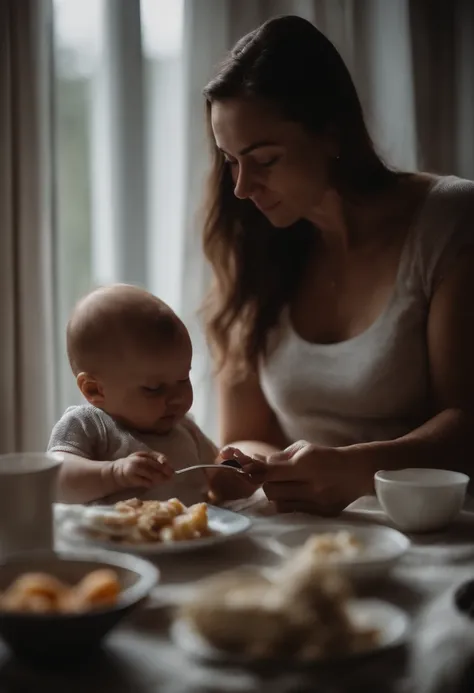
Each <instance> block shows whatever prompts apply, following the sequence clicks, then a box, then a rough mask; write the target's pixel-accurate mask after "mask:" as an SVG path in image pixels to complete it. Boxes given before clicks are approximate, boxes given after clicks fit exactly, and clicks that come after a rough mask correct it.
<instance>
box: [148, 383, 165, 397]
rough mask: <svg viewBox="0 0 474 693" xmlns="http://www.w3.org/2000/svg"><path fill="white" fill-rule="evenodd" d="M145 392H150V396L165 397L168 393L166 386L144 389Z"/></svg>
mask: <svg viewBox="0 0 474 693" xmlns="http://www.w3.org/2000/svg"><path fill="white" fill-rule="evenodd" d="M143 390H144V391H145V392H148V394H150V395H164V394H165V392H166V387H165V385H158V387H146V386H145V387H144V388H143Z"/></svg>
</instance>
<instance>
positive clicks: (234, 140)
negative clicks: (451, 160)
mask: <svg viewBox="0 0 474 693" xmlns="http://www.w3.org/2000/svg"><path fill="white" fill-rule="evenodd" d="M204 94H205V96H206V99H207V116H208V122H209V130H210V135H211V142H212V150H213V167H212V172H211V176H210V182H209V197H208V201H207V218H206V223H205V231H204V249H205V253H206V256H207V258H208V259H209V261H210V263H211V266H212V268H213V272H214V280H215V281H214V286H213V289H212V292H211V294H210V297H209V301H208V303H207V329H208V336H209V340H210V343H211V346H212V348H213V352H214V355H215V358H216V360H217V366H218V371H219V378H220V413H221V421H222V424H221V425H222V438H223V442H224V443H225V444H229V445H232V446H233V448H234V449H235V448H237V449H240V450H241V451H242V452H243V453H245V455H250V456H252V457H253V456H255V455H257V456H259V455H260V456H263V458H264V459H265V463H264V464H263V463H260V464H259V463H255V464H251V465H250V467H249V471H251V472H252V473H253V475H254V480H255V481H263V487H264V490H265V492H266V494H267V496H268V497H269V498H270V499H272V500H275V501H276V502H277V505H278V507H279V508H280V509H281V510H307V511H312V512H317V513H323V514H335V513H338V512H340V511H341V510H342V509H343V508H344V507H346V506H347V505H348V504H349V503H350V502H352V501H353V500H355V499H356V498H358V497H359V496H361V495H363V494H366V493H370V492H371V491H372V490H373V475H374V473H375V472H376V471H377V470H378V469H382V468H383V469H387V468H404V467H413V466H416V467H423V466H425V467H448V468H451V469H456V470H462V471H465V472H468V473H469V472H470V469H471V466H472V460H473V451H474V450H473V448H474V446H473V442H472V439H473V430H474V429H473V427H472V421H473V419H472V413H473V405H474V401H473V392H474V370H473V365H472V363H473V359H472V353H473V352H474V316H473V307H472V297H473V296H474V271H473V270H474V259H473V258H474V254H473V244H474V231H473V229H474V183H471V182H468V181H463V180H460V179H458V178H455V177H447V178H443V177H437V176H433V175H429V174H425V173H404V172H397V171H393V170H391V169H390V168H388V167H387V166H386V165H385V164H384V163H383V162H382V161H381V159H380V158H379V156H378V155H377V153H376V152H375V150H374V147H373V144H372V142H371V140H370V137H369V135H368V133H367V129H366V126H365V123H364V119H363V114H362V110H361V106H360V102H359V99H358V97H357V93H356V91H355V88H354V85H353V82H352V80H351V78H350V75H349V72H348V70H347V68H346V67H345V65H344V63H343V61H342V59H341V57H340V56H339V54H338V53H337V51H336V49H335V48H334V46H333V45H332V44H331V43H330V42H329V41H328V39H327V38H325V36H324V35H323V34H321V32H319V31H318V30H317V29H316V28H315V27H314V26H313V25H311V24H310V23H309V22H307V21H305V20H303V19H301V18H298V17H280V18H277V19H273V20H270V21H268V22H266V23H265V24H264V25H263V26H262V27H260V28H259V29H257V30H256V31H253V32H252V33H251V34H249V35H248V36H245V37H244V38H243V39H241V40H240V41H239V42H238V44H237V45H236V46H235V48H234V50H233V51H232V52H231V54H230V55H229V57H228V58H227V60H226V61H225V62H224V63H223V65H222V66H221V68H220V70H219V72H218V74H217V76H216V77H215V78H214V79H213V80H212V81H211V82H210V83H209V84H208V86H207V87H206V89H205V91H204ZM235 454H236V455H237V456H239V453H237V452H236V453H235ZM245 455H242V454H241V457H243V458H244V459H245ZM227 478H228V477H227ZM252 488H255V487H251V486H250V485H240V486H238V487H237V486H236V487H235V488H234V490H233V494H234V495H245V494H248V493H250V491H251V490H252Z"/></svg>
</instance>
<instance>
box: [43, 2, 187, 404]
mask: <svg viewBox="0 0 474 693" xmlns="http://www.w3.org/2000/svg"><path fill="white" fill-rule="evenodd" d="M183 14H184V3H183V0H141V2H139V0H129V1H128V2H116V1H115V0H54V58H55V60H54V65H55V67H54V86H55V89H54V110H55V118H54V128H55V129H54V135H55V171H56V195H55V197H56V239H57V243H56V294H57V315H58V327H57V340H58V344H59V348H58V353H59V354H60V363H59V364H58V371H59V379H60V394H59V402H58V414H59V413H60V412H61V411H62V410H63V409H64V408H65V407H66V406H69V405H71V404H74V403H76V402H79V401H81V398H80V393H79V392H78V390H77V388H76V385H75V382H74V378H73V377H72V375H71V373H70V369H69V365H68V363H67V358H66V355H65V345H64V336H65V335H64V333H65V325H66V322H67V318H68V315H69V314H70V311H71V309H72V307H73V306H74V304H75V302H76V301H77V299H78V298H79V297H80V296H82V295H83V294H85V293H86V292H87V291H88V290H90V289H91V288H93V287H94V286H97V285H98V284H101V283H108V282H114V281H128V282H132V283H137V284H141V285H143V286H145V287H146V288H148V289H150V290H151V291H153V292H155V293H157V294H158V295H160V297H161V298H163V299H164V300H165V301H167V302H169V303H170V304H171V305H172V307H173V308H174V309H175V310H177V311H178V312H179V309H180V287H181V263H182V252H181V244H182V236H183V211H182V210H183V205H182V199H183V192H182V189H183V151H182V148H183V144H182V143H183V137H182V130H183V109H182V53H183ZM165 244H166V252H165Z"/></svg>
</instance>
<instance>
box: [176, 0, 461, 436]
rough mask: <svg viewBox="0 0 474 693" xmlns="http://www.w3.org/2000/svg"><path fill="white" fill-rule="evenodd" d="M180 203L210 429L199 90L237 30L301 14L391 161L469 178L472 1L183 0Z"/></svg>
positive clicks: (187, 306)
mask: <svg viewBox="0 0 474 693" xmlns="http://www.w3.org/2000/svg"><path fill="white" fill-rule="evenodd" d="M185 13H186V23H185V27H186V33H185V45H186V46H187V53H186V60H185V64H184V74H185V81H184V85H185V89H186V97H185V119H186V120H185V147H184V156H185V162H184V166H183V171H184V172H185V178H184V180H185V188H184V190H185V194H184V198H183V199H184V201H185V209H186V220H187V221H186V226H185V233H184V235H183V243H182V252H183V265H182V272H183V275H182V276H183V282H184V287H185V288H184V292H183V294H182V296H183V298H182V301H183V303H182V310H183V314H184V316H185V317H187V319H188V322H190V323H191V325H192V327H193V338H194V343H195V346H196V365H195V382H196V391H197V407H196V414H197V418H198V420H199V421H200V423H201V424H202V425H203V426H204V427H205V428H206V430H207V431H208V432H209V433H211V434H214V435H216V432H217V426H216V419H217V413H216V405H215V397H214V388H213V383H212V377H211V372H212V370H211V367H210V363H209V357H208V354H207V350H206V348H205V343H204V340H203V337H202V331H201V326H200V324H199V322H198V321H197V320H196V319H195V318H193V317H192V316H194V314H195V309H196V307H197V306H198V304H199V302H200V300H201V298H202V296H203V293H204V291H205V289H206V286H207V281H208V271H207V268H206V267H205V263H204V260H203V258H202V255H201V254H200V239H199V230H200V227H199V223H198V222H197V217H196V214H197V212H198V209H199V204H200V202H201V199H202V198H201V190H202V180H203V174H204V171H205V168H206V164H207V155H206V149H205V133H204V127H203V118H202V113H203V107H202V97H201V88H202V86H204V84H205V83H206V81H207V79H208V78H209V76H210V75H211V74H212V71H213V68H214V66H215V65H216V63H217V62H218V61H219V58H220V57H222V56H223V54H224V52H225V49H227V48H230V47H231V46H232V45H233V44H234V43H235V41H236V40H237V39H238V38H239V37H240V36H242V35H243V34H245V33H247V32H248V31H251V30H252V29H254V28H255V27H257V26H258V25H259V24H260V23H261V22H263V21H265V20H266V19H268V18H270V17H272V16H277V15H280V14H298V15H300V16H303V17H305V18H306V19H309V20H310V21H313V22H314V23H315V24H316V25H317V26H318V27H319V28H320V29H321V30H322V31H324V32H325V33H326V34H327V36H328V37H329V38H330V39H331V40H332V41H333V43H334V44H335V45H336V47H337V48H338V49H339V51H340V52H341V54H342V56H343V58H344V60H345V61H346V63H347V65H348V67H349V69H350V71H351V73H352V75H353V78H354V80H355V82H356V85H357V88H358V90H359V94H360V97H361V100H362V103H363V106H364V111H365V114H366V118H367V123H368V126H369V129H370V131H371V134H372V137H373V139H374V141H375V143H376V145H377V148H378V150H379V151H380V153H381V154H382V156H384V158H385V159H386V160H387V161H388V163H390V164H392V165H394V166H397V167H400V168H402V169H406V170H415V169H426V170H431V171H434V172H438V173H454V174H457V175H460V176H464V177H467V178H474V129H473V123H474V3H472V1H471V0H455V1H454V2H453V3H446V2H444V0H431V2H429V3H423V2H417V1H416V0H411V1H410V0H390V2H387V0H199V2H195V1H194V0H186V2H185Z"/></svg>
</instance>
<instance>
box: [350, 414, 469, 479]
mask: <svg viewBox="0 0 474 693" xmlns="http://www.w3.org/2000/svg"><path fill="white" fill-rule="evenodd" d="M341 450H343V451H344V454H345V455H347V458H348V463H351V459H350V458H352V460H353V461H356V460H357V459H359V460H361V462H362V463H364V464H368V465H370V468H371V471H373V473H374V474H375V472H377V471H378V470H380V469H387V470H390V469H405V468H407V467H425V468H434V469H451V470H453V471H457V472H463V473H464V474H468V475H471V474H472V472H473V471H474V416H473V414H472V413H470V412H466V411H463V410H461V409H445V410H444V411H442V412H440V413H439V414H437V415H436V416H434V417H433V418H432V419H430V420H429V421H427V422H426V423H424V424H423V425H422V426H420V427H418V428H416V429H415V430H413V431H411V432H410V433H407V434H406V435H404V436H402V437H400V438H396V439H395V440H387V441H376V442H373V443H361V444H358V445H350V446H348V447H347V448H341Z"/></svg>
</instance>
